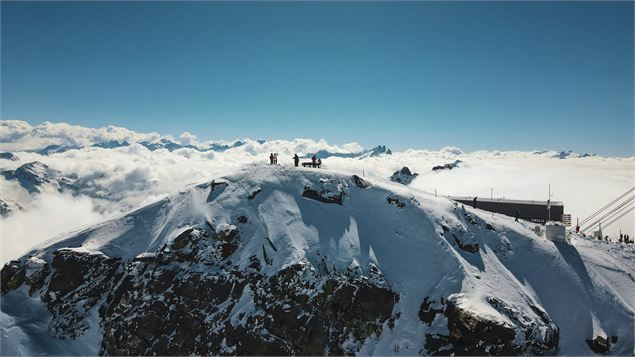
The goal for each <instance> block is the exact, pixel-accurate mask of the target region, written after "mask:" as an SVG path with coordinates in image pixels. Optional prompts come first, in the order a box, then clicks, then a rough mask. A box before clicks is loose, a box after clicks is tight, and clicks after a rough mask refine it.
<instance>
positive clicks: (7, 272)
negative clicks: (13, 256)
mask: <svg viewBox="0 0 635 357" xmlns="http://www.w3.org/2000/svg"><path fill="white" fill-rule="evenodd" d="M25 278H26V266H24V263H22V262H20V261H19V260H12V261H10V262H9V263H7V264H5V265H4V266H3V267H2V270H1V271H0V286H1V290H2V294H5V293H7V292H9V291H11V290H15V289H17V288H19V287H20V286H22V284H23V283H24V279H25Z"/></svg>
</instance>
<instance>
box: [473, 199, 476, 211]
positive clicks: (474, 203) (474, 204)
mask: <svg viewBox="0 0 635 357" xmlns="http://www.w3.org/2000/svg"><path fill="white" fill-rule="evenodd" d="M472 206H473V207H474V209H476V196H474V201H473V202H472Z"/></svg>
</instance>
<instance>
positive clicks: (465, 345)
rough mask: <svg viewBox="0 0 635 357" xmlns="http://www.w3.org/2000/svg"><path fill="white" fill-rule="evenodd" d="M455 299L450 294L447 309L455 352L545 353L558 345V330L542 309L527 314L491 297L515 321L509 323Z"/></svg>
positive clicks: (495, 305) (494, 303)
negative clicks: (467, 306) (479, 311)
mask: <svg viewBox="0 0 635 357" xmlns="http://www.w3.org/2000/svg"><path fill="white" fill-rule="evenodd" d="M456 300H457V299H455V298H454V297H452V296H451V297H450V298H449V299H448V300H447V302H446V305H447V308H446V310H445V315H446V317H447V319H448V329H449V331H450V341H451V342H452V344H453V346H454V352H455V353H456V354H460V355H465V354H471V355H474V354H475V355H485V354H489V355H517V354H544V353H550V352H552V351H554V350H555V349H556V348H557V347H558V342H559V330H558V328H557V327H556V325H555V324H554V323H553V322H552V321H551V319H550V318H549V316H548V315H547V314H546V312H544V311H542V310H541V314H540V315H536V316H528V315H526V314H525V313H522V312H521V311H520V310H518V309H516V308H514V307H511V306H508V305H507V304H506V303H504V302H503V301H501V300H499V299H496V298H488V299H487V301H488V302H489V303H490V305H492V306H493V307H494V308H495V309H497V310H498V311H499V312H500V313H502V314H504V315H505V316H507V317H508V318H509V320H510V321H512V324H510V323H509V322H504V321H499V320H495V319H491V318H488V317H486V316H483V315H481V314H478V313H476V312H474V311H471V310H469V309H467V308H464V307H462V306H460V305H459V304H460V302H457V301H456ZM536 309H538V308H537V307H536ZM534 312H535V310H534ZM536 317H537V318H536ZM519 336H520V337H519Z"/></svg>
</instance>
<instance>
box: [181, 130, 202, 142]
mask: <svg viewBox="0 0 635 357" xmlns="http://www.w3.org/2000/svg"><path fill="white" fill-rule="evenodd" d="M180 139H181V145H197V144H198V140H197V139H196V135H194V134H192V133H189V132H187V131H184V132H182V133H181V136H180Z"/></svg>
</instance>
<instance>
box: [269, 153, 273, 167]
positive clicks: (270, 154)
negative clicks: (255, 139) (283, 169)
mask: <svg viewBox="0 0 635 357" xmlns="http://www.w3.org/2000/svg"><path fill="white" fill-rule="evenodd" d="M269 165H273V153H269Z"/></svg>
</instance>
